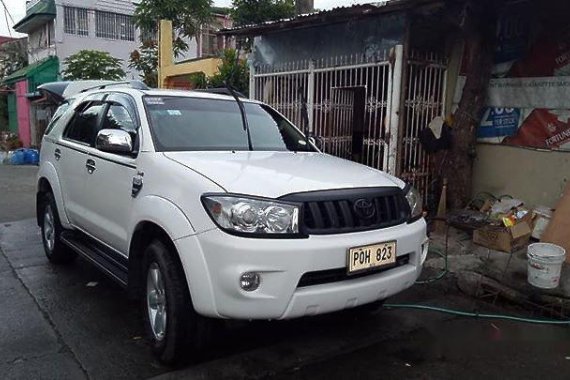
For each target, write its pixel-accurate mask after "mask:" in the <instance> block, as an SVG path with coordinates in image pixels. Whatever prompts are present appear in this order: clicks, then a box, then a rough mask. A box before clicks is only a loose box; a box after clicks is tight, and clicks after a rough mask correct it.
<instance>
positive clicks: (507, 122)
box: [477, 108, 521, 138]
mask: <svg viewBox="0 0 570 380" xmlns="http://www.w3.org/2000/svg"><path fill="white" fill-rule="evenodd" d="M520 119H521V110H520V109H519V108H487V109H486V110H485V114H484V116H483V120H482V121H481V125H480V126H479V130H478V132H477V137H479V138H489V137H505V136H512V135H514V134H515V133H517V131H518V129H519V123H520Z"/></svg>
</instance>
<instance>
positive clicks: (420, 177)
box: [400, 51, 447, 200]
mask: <svg viewBox="0 0 570 380" xmlns="http://www.w3.org/2000/svg"><path fill="white" fill-rule="evenodd" d="M407 63H408V65H407V69H406V70H407V86H406V89H405V90H404V96H405V100H404V112H403V114H404V116H403V117H404V128H403V131H402V138H401V150H400V165H401V167H400V177H402V178H403V179H404V180H406V181H408V182H411V183H413V184H414V186H415V187H416V188H417V189H418V190H420V192H421V193H422V194H424V195H427V194H428V193H429V191H430V190H431V189H430V187H431V186H430V184H431V181H432V179H433V177H434V172H433V168H432V165H431V162H430V156H429V154H428V153H427V152H426V151H425V150H424V149H423V148H422V147H421V144H420V139H419V136H420V133H421V132H422V131H423V130H424V129H425V128H427V127H428V125H429V124H430V122H431V121H432V120H433V119H434V118H435V117H436V116H442V117H443V116H445V90H446V77H447V65H446V62H445V60H444V59H442V58H441V57H440V56H438V55H437V54H434V53H429V52H419V51H412V52H411V53H410V56H409V59H408V62H407ZM426 200H427V198H426Z"/></svg>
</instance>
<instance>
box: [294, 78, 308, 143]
mask: <svg viewBox="0 0 570 380" xmlns="http://www.w3.org/2000/svg"><path fill="white" fill-rule="evenodd" d="M297 91H298V93H299V96H300V98H301V121H302V122H303V124H304V125H303V133H304V134H305V145H306V146H307V152H310V151H311V150H310V148H311V142H310V140H309V133H310V131H309V111H308V109H307V98H306V97H305V91H304V90H303V86H301V87H299V89H298V90H297Z"/></svg>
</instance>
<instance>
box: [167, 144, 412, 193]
mask: <svg viewBox="0 0 570 380" xmlns="http://www.w3.org/2000/svg"><path fill="white" fill-rule="evenodd" d="M164 155H165V156H166V157H167V158H169V159H171V160H173V161H176V162H178V163H179V164H181V165H184V166H185V167H187V168H189V169H191V170H193V171H195V172H198V173H200V174H201V175H203V176H205V177H207V178H209V179H211V180H212V181H214V182H215V183H217V184H218V185H219V186H221V187H222V188H223V189H224V190H226V191H227V192H230V193H239V194H249V195H255V196H260V197H268V198H277V197H280V196H283V195H286V194H291V193H298V192H305V191H315V190H328V189H346V188H357V187H386V186H398V187H404V183H403V182H402V181H401V180H399V179H397V178H395V177H392V176H390V175H388V174H386V173H383V172H381V171H378V170H375V169H372V168H370V167H368V166H364V165H360V164H357V163H355V162H352V161H347V160H343V159H340V158H337V157H334V156H331V155H328V154H324V153H307V152H303V153H295V152H249V151H247V152H168V153H164Z"/></svg>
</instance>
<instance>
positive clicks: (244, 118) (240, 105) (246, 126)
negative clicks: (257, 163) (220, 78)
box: [224, 82, 253, 150]
mask: <svg viewBox="0 0 570 380" xmlns="http://www.w3.org/2000/svg"><path fill="white" fill-rule="evenodd" d="M224 84H225V85H226V88H227V89H228V91H229V92H230V94H232V96H233V97H234V99H235V100H236V103H237V104H238V108H239V112H240V113H241V122H242V123H243V130H244V131H245V132H246V134H247V146H248V148H249V150H253V145H252V144H251V134H250V133H249V123H248V122H247V116H246V114H245V107H244V106H243V102H242V101H241V99H240V98H239V96H238V94H237V92H236V91H235V90H234V89H233V88H232V86H231V85H230V84H229V83H228V82H224Z"/></svg>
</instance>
